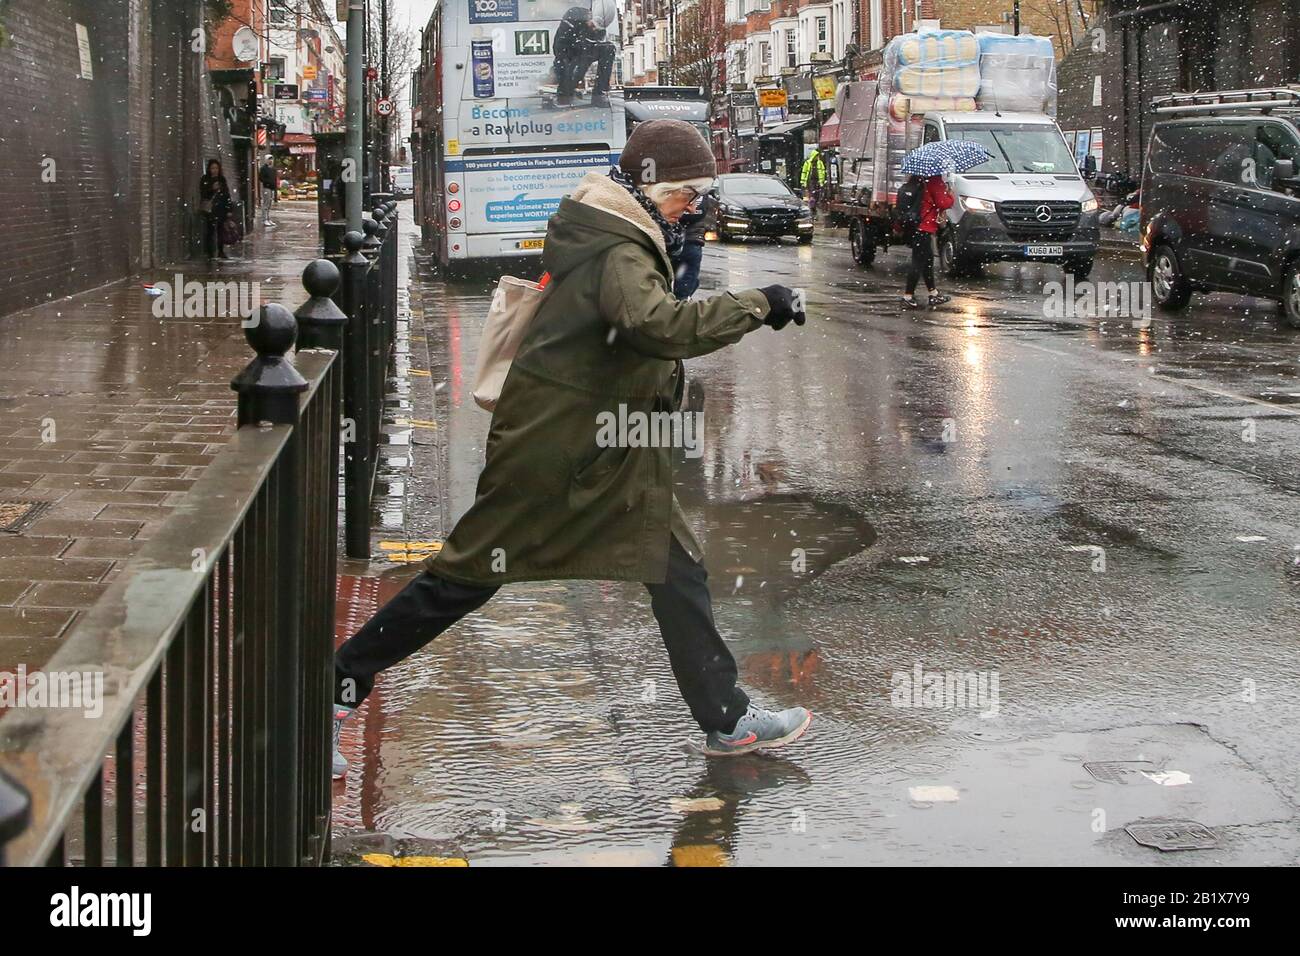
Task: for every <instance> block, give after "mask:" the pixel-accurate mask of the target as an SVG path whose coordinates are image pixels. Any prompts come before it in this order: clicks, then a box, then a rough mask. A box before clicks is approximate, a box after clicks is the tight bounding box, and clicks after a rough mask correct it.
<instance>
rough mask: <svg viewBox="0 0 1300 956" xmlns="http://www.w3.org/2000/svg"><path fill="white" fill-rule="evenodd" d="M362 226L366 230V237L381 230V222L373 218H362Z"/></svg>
mask: <svg viewBox="0 0 1300 956" xmlns="http://www.w3.org/2000/svg"><path fill="white" fill-rule="evenodd" d="M361 228H362V229H364V230H365V231H366V237H367V238H369V237H370V236H373V235H374V234H375V233H376V232H378V231H379V223H377V222H375V221H374V220H373V219H363V220H361Z"/></svg>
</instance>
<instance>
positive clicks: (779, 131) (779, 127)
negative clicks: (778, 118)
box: [758, 116, 813, 139]
mask: <svg viewBox="0 0 1300 956" xmlns="http://www.w3.org/2000/svg"><path fill="white" fill-rule="evenodd" d="M812 121H813V118H812V117H811V116H804V117H801V118H800V119H797V120H790V121H788V122H785V123H777V124H776V125H775V126H769V127H767V128H766V129H764V130H763V131H762V132H761V133H759V134H758V135H759V138H760V139H767V138H768V137H771V136H789V135H791V134H793V133H798V132H801V131H802V130H803V129H804V127H806V126H807V125H808V124H809V123H811V122H812Z"/></svg>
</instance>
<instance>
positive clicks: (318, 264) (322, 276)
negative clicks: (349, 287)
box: [302, 259, 342, 299]
mask: <svg viewBox="0 0 1300 956" xmlns="http://www.w3.org/2000/svg"><path fill="white" fill-rule="evenodd" d="M341 279H342V277H341V276H340V275H339V267H338V266H336V265H335V264H334V263H332V262H330V261H329V260H328V259H316V260H313V261H312V262H309V263H308V264H307V268H306V269H303V270H302V287H303V288H304V289H306V290H307V294H308V295H310V296H312V297H313V298H316V299H328V298H329V297H330V296H331V295H333V294H334V291H335V290H336V289H337V288H338V287H339V282H340V281H341Z"/></svg>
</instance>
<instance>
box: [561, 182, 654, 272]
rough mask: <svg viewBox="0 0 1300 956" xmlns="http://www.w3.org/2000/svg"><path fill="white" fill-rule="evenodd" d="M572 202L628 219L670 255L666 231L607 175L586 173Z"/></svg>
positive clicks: (574, 192) (574, 193) (575, 191)
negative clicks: (664, 232)
mask: <svg viewBox="0 0 1300 956" xmlns="http://www.w3.org/2000/svg"><path fill="white" fill-rule="evenodd" d="M573 201H574V202H580V203H582V204H584V205H587V206H594V207H595V208H596V209H603V210H605V212H608V213H612V214H614V215H615V216H618V217H619V218H621V219H626V220H627V221H628V222H630V223H631V224H632V225H634V226H636V227H637V228H638V229H640V230H641V231H642V232H644V233H645V234H646V235H648V236H649V237H650V238H651V239H653V240H654V244H655V245H656V246H658V247H659V251H660V252H662V253H663V254H664V255H668V248H667V247H666V246H665V245H664V234H663V230H662V229H660V228H659V226H658V225H656V224H655V221H654V220H653V219H651V218H650V215H649V213H647V212H646V211H645V210H644V209H642V208H641V204H640V203H639V202H637V201H636V200H635V199H633V198H632V197H631V196H629V195H628V192H627V190H626V189H624V188H623V187H622V186H620V185H619V184H618V183H616V182H614V180H612V179H610V178H609V177H608V176H605V175H602V174H600V173H587V175H586V176H583V177H582V182H580V183H578V188H577V189H575V190H574V191H573Z"/></svg>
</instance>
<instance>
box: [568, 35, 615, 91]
mask: <svg viewBox="0 0 1300 956" xmlns="http://www.w3.org/2000/svg"><path fill="white" fill-rule="evenodd" d="M617 52H618V51H617V48H616V47H615V46H614V44H612V43H608V42H604V43H598V42H595V41H593V40H575V41H573V43H572V44H571V48H570V49H568V50H565V51H564V55H563V56H556V58H555V86H556V92H557V93H558V94H559V95H560V96H572V95H573V93H574V91H575V90H576V89H577V88H578V81H579V80H580V79H582V78H583V77H584V76H585V75H586V73H587V70H589V69H591V64H593V63H598V64H600V66H599V67H598V69H597V71H596V85H595V87H594V88H593V89H592V91H591V92H592V94H593V95H596V94H599V95H604V94H605V93H608V92H609V81H610V77H611V76H612V74H613V72H614V57H615V56H616V55H617Z"/></svg>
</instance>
